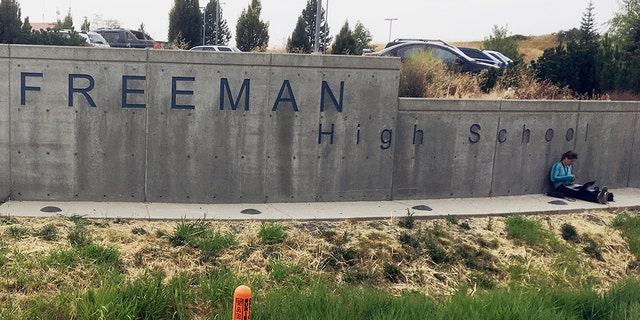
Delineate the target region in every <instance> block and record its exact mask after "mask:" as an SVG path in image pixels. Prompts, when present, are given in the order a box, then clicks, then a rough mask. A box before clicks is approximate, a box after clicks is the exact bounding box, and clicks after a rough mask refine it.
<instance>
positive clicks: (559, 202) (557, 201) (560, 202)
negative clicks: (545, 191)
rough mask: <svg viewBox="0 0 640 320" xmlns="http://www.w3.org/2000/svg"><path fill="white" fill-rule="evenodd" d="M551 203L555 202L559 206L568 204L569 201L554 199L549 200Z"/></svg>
mask: <svg viewBox="0 0 640 320" xmlns="http://www.w3.org/2000/svg"><path fill="white" fill-rule="evenodd" d="M549 203H550V204H555V205H558V206H566V205H567V203H566V202H564V201H562V200H553V201H549Z"/></svg>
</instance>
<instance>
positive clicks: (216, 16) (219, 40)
mask: <svg viewBox="0 0 640 320" xmlns="http://www.w3.org/2000/svg"><path fill="white" fill-rule="evenodd" d="M218 9H220V12H218ZM229 40H231V31H229V26H228V25H227V20H225V19H222V7H220V2H219V0H212V1H209V3H207V7H206V8H205V40H204V43H205V44H222V45H227V44H228V43H229Z"/></svg>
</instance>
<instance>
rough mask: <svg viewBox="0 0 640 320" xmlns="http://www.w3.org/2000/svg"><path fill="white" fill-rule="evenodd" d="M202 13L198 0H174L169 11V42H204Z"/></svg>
mask: <svg viewBox="0 0 640 320" xmlns="http://www.w3.org/2000/svg"><path fill="white" fill-rule="evenodd" d="M202 21H203V20H202V13H201V12H200V4H199V1H198V0H174V4H173V7H172V8H171V11H170V12H169V36H168V37H167V38H168V40H169V42H174V43H178V42H180V43H182V42H184V43H186V44H187V45H188V47H195V46H197V45H200V44H202Z"/></svg>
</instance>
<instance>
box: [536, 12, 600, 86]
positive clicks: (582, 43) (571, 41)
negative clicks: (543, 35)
mask: <svg viewBox="0 0 640 320" xmlns="http://www.w3.org/2000/svg"><path fill="white" fill-rule="evenodd" d="M593 10H594V7H593V3H592V2H591V1H590V2H589V4H588V6H587V9H586V12H585V13H584V14H583V16H582V21H581V24H580V29H575V28H574V29H572V30H570V31H567V32H561V33H559V34H558V40H559V41H558V45H557V46H556V47H555V48H552V49H547V50H545V52H544V53H543V55H542V56H541V57H540V58H539V59H538V61H537V62H536V63H535V64H534V65H533V66H534V68H535V69H536V71H537V72H538V76H539V77H540V78H541V79H544V80H550V81H552V82H553V83H555V84H557V85H559V86H567V87H569V89H571V90H573V91H575V92H578V93H580V94H586V95H587V96H589V97H591V96H592V95H593V94H596V93H599V92H600V91H601V90H600V85H599V82H598V79H599V78H600V77H599V75H598V73H599V72H601V71H602V69H603V68H604V67H605V66H606V65H607V64H604V63H602V57H603V56H599V55H600V54H601V53H600V52H601V51H600V44H599V42H598V40H599V35H598V33H597V31H596V28H595V19H594V14H593ZM596 62H598V64H596Z"/></svg>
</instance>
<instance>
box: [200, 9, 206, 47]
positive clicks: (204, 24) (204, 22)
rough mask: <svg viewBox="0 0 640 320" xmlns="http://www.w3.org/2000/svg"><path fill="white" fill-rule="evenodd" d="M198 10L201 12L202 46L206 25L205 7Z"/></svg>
mask: <svg viewBox="0 0 640 320" xmlns="http://www.w3.org/2000/svg"><path fill="white" fill-rule="evenodd" d="M200 10H202V45H203V46H204V45H205V43H204V35H205V33H206V30H205V28H204V27H205V26H206V25H207V7H206V6H205V7H200Z"/></svg>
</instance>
